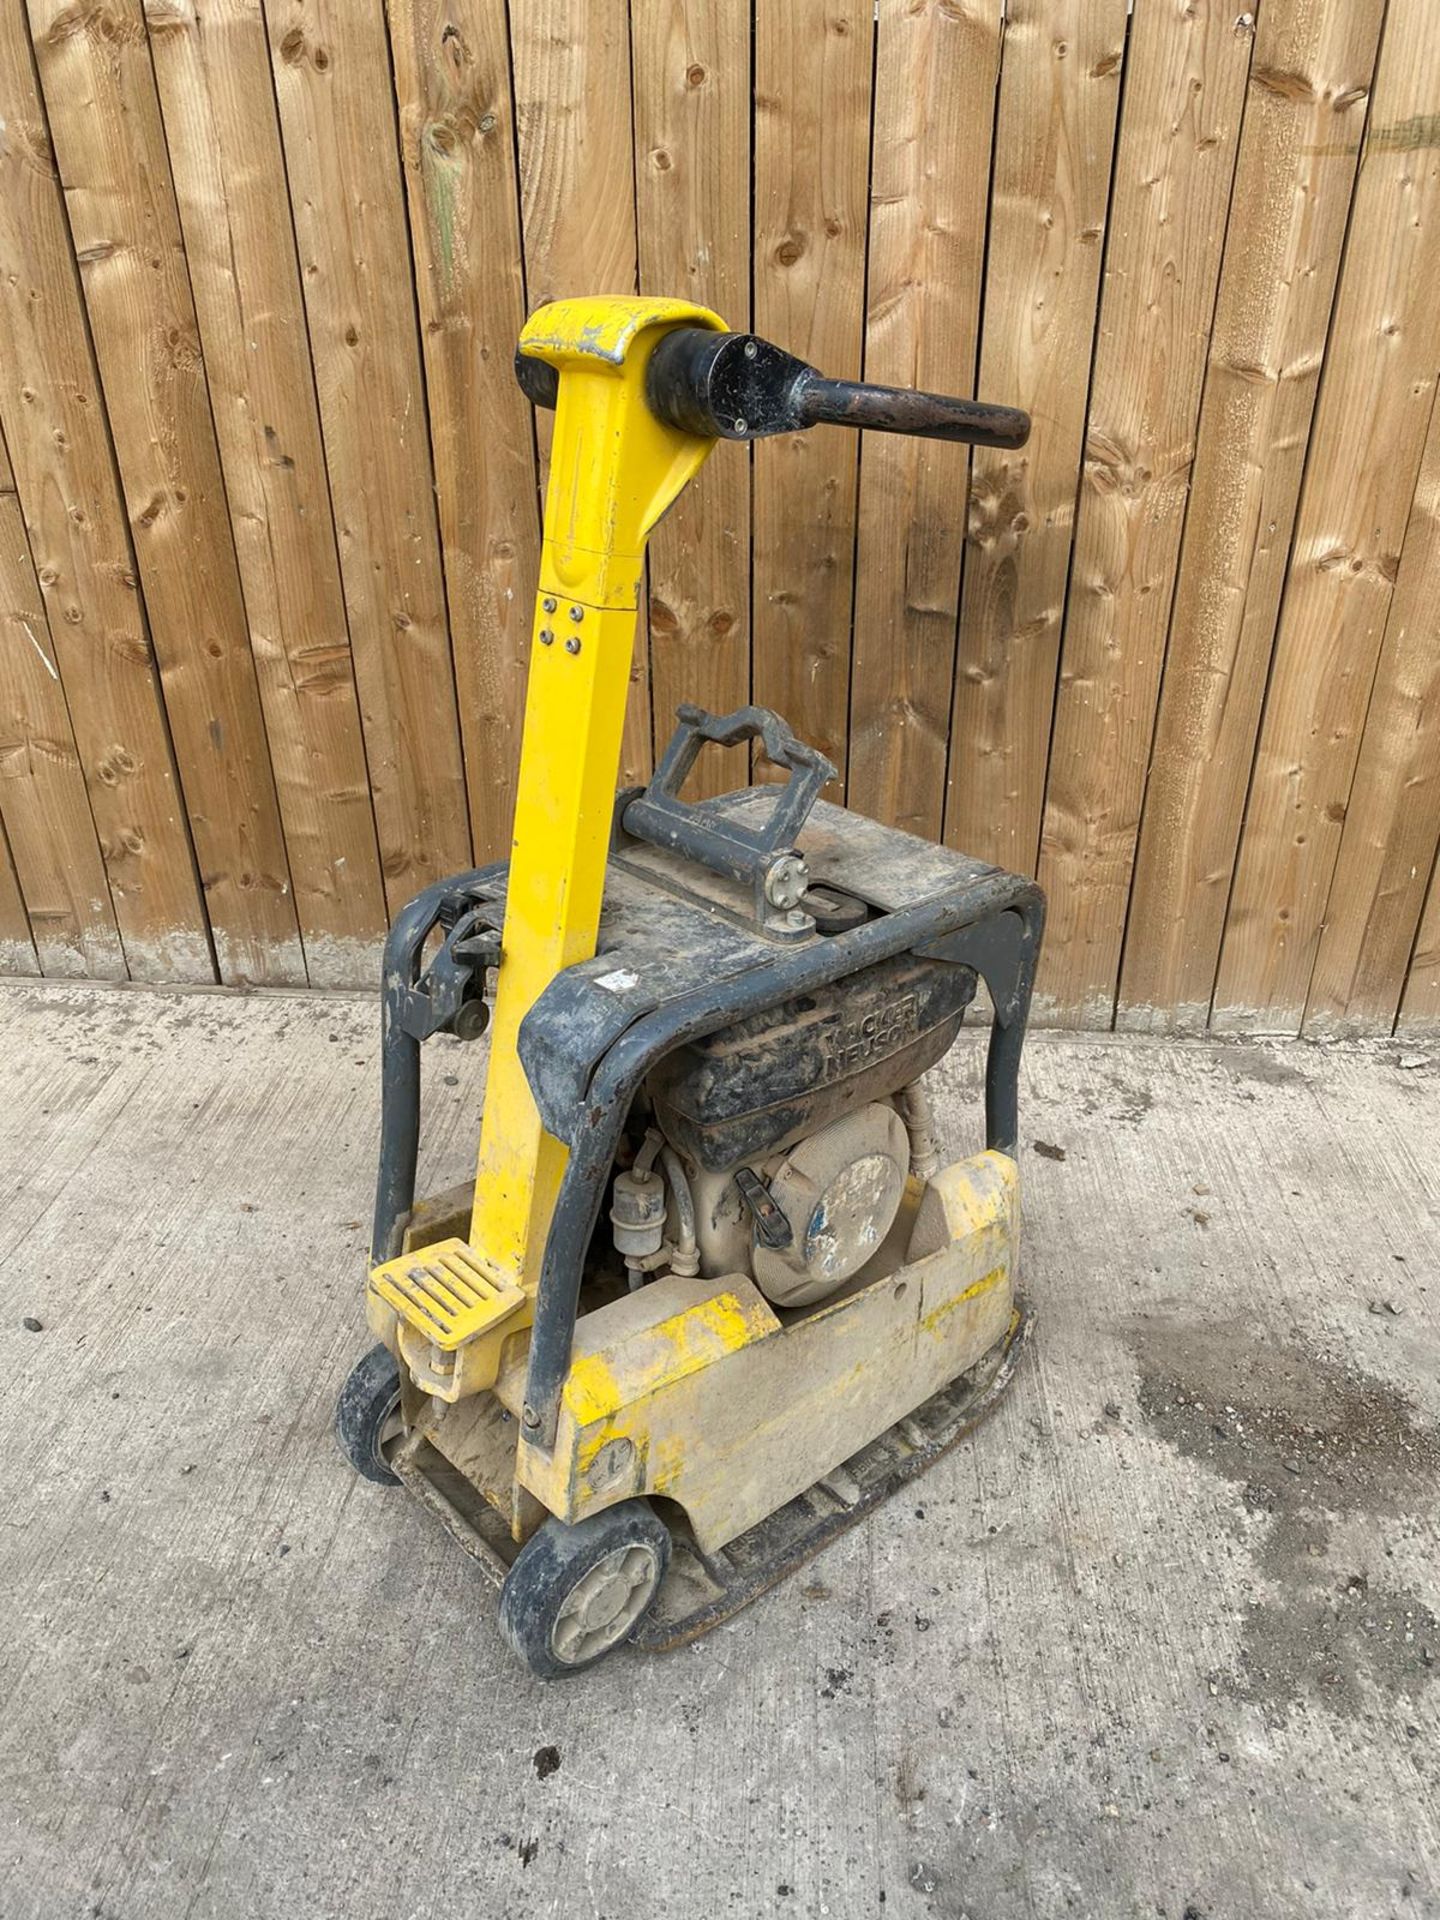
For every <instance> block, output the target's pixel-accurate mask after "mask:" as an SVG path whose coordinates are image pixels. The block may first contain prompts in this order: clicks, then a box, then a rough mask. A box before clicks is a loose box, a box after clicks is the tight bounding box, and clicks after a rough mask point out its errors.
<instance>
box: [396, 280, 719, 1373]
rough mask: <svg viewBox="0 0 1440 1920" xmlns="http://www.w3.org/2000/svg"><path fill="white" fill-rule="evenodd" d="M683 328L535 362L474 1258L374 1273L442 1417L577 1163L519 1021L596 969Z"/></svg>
mask: <svg viewBox="0 0 1440 1920" xmlns="http://www.w3.org/2000/svg"><path fill="white" fill-rule="evenodd" d="M677 326H686V327H711V328H714V329H716V330H717V331H719V332H724V331H725V330H726V328H725V323H724V321H723V320H721V319H720V318H719V317H718V316H717V315H715V314H713V313H710V312H709V311H708V310H707V309H705V308H704V307H695V306H691V305H690V304H689V303H688V302H687V301H682V300H631V299H622V298H605V299H584V300H559V301H556V302H555V303H554V304H553V305H551V306H548V307H542V308H541V309H540V311H539V312H538V313H536V314H534V315H533V316H532V317H531V319H530V320H529V321H528V322H527V324H526V326H525V330H524V332H523V333H522V334H521V336H520V352H521V353H522V354H523V355H526V356H528V357H530V358H532V359H536V360H544V361H548V362H549V364H550V365H551V366H553V367H555V368H556V369H557V371H558V373H559V376H560V379H559V394H558V399H557V402H556V410H555V430H554V437H553V441H552V444H551V452H550V480H549V487H548V490H547V492H546V497H545V528H544V538H543V542H542V546H541V556H540V584H539V589H538V591H537V593H536V596H535V626H534V636H533V643H532V646H531V651H530V681H529V689H528V692H527V695H526V701H525V729H524V734H523V737H522V740H521V747H520V779H519V786H518V789H517V791H516V796H515V826H514V834H513V840H512V845H511V853H510V878H509V888H508V893H507V896H506V906H505V927H504V933H503V935H502V941H501V957H500V970H499V982H498V986H497V989H496V997H495V1018H494V1022H493V1025H492V1029H491V1048H490V1070H489V1076H488V1079H487V1081H486V1087H485V1111H484V1118H483V1120H482V1123H481V1132H480V1158H479V1166H478V1169H477V1173H476V1182H475V1206H474V1212H473V1214H472V1217H471V1223H470V1237H469V1240H468V1242H463V1241H458V1240H456V1241H446V1242H441V1243H439V1244H437V1245H436V1246H435V1247H430V1248H422V1249H420V1250H419V1252H418V1253H414V1254H409V1255H406V1256H403V1257H401V1258H400V1259H397V1260H393V1261H388V1262H386V1263H385V1264H384V1265H383V1266H381V1267H377V1268H376V1269H375V1270H374V1272H373V1273H372V1274H371V1289H372V1293H373V1294H375V1295H376V1296H378V1300H379V1301H380V1302H383V1303H384V1307H383V1309H382V1311H388V1312H391V1313H393V1314H395V1315H396V1316H397V1320H396V1332H397V1336H398V1341H399V1345H400V1350H401V1352H402V1354H403V1356H404V1358H405V1360H406V1362H407V1364H408V1365H409V1367H410V1369H411V1372H412V1374H413V1376H414V1378H415V1380H416V1382H417V1384H418V1385H420V1386H422V1387H423V1388H424V1389H425V1390H426V1391H428V1392H431V1393H433V1394H435V1395H436V1396H437V1397H439V1398H441V1399H445V1400H454V1399H459V1398H460V1397H461V1396H462V1395H465V1394H468V1393H473V1392H476V1391H478V1390H479V1389H480V1388H482V1387H488V1386H491V1385H493V1384H494V1380H495V1376H496V1370H497V1368H498V1365H499V1355H500V1346H501V1343H502V1341H503V1339H505V1338H508V1337H509V1335H510V1334H511V1333H513V1332H516V1331H518V1330H519V1329H521V1328H523V1327H524V1326H526V1325H528V1324H529V1321H530V1319H531V1317H532V1303H533V1298H534V1292H535V1288H536V1285H537V1283H538V1280H539V1270H540V1262H541V1257H542V1255H543V1253H544V1248H545V1239H546V1235H547V1233H548V1231H549V1226H550V1216H551V1212H552V1210H553V1208H554V1205H555V1197H556V1194H557V1192H558V1190H559V1185H560V1179H561V1175H562V1174H563V1173H564V1171H565V1161H566V1148H565V1146H564V1145H563V1143H562V1142H561V1141H559V1140H556V1139H555V1138H554V1137H553V1136H552V1135H551V1134H548V1133H547V1132H546V1131H545V1129H544V1127H543V1126H542V1125H541V1121H540V1115H539V1112H538V1110H537V1109H536V1106H535V1101H534V1098H533V1096H532V1094H531V1092H530V1087H529V1084H528V1082H527V1081H526V1078H525V1073H524V1069H523V1068H522V1067H521V1065H520V1056H519V1052H518V1048H517V1043H518V1038H519V1032H520V1023H521V1021H522V1020H523V1019H524V1017H525V1015H526V1014H527V1013H528V1012H529V1011H530V1008H531V1007H532V1006H533V1005H534V1004H535V1002H536V1001H537V1000H538V999H539V997H540V995H541V994H542V993H543V992H544V991H545V989H546V987H548V986H549V984H550V982H551V981H552V980H553V979H554V978H555V976H556V974H557V973H559V972H560V971H561V969H562V968H564V967H569V966H573V965H575V963H576V962H577V961H580V960H587V959H589V958H590V956H591V955H592V954H593V953H594V951H595V943H596V938H597V934H598V931H599V924H600V901H601V895H602V892H603V889H604V882H605V865H606V859H607V856H608V852H609V846H610V824H611V815H612V813H613V810H614V801H615V786H616V781H617V778H618V776H619V769H620V749H621V739H622V734H623V730H624V724H625V705H626V699H627V695H628V692H629V687H630V666H631V658H632V655H633V652H634V643H635V616H636V610H637V607H638V605H639V592H640V581H641V576H642V572H643V569H644V563H645V545H646V541H647V540H648V538H649V535H650V531H651V529H652V528H653V527H654V525H655V523H656V522H657V521H658V520H659V518H660V516H661V515H662V514H663V513H664V511H665V509H666V508H667V507H668V506H669V505H670V503H671V502H672V501H673V500H674V499H675V497H676V495H677V494H678V493H679V492H680V491H681V489H682V488H683V487H684V486H685V485H686V483H687V482H688V481H689V480H691V479H693V477H694V476H695V474H696V473H698V472H699V470H700V467H701V465H702V464H703V462H704V460H705V457H706V455H707V454H708V453H709V452H710V449H711V447H712V446H713V445H714V444H715V443H714V440H713V439H711V438H709V437H701V436H697V435H694V434H690V433H685V432H682V431H681V430H680V429H678V428H676V427H672V426H668V425H666V424H665V423H664V422H663V421H660V420H657V419H656V418H655V416H654V414H652V413H651V411H650V409H649V407H648V406H647V405H646V400H645V369H646V365H647V363H648V361H649V358H650V354H651V352H652V351H653V349H654V347H655V344H656V342H657V341H658V340H659V339H660V338H661V336H662V335H663V334H665V333H667V332H669V331H670V330H671V329H672V328H674V327H677Z"/></svg>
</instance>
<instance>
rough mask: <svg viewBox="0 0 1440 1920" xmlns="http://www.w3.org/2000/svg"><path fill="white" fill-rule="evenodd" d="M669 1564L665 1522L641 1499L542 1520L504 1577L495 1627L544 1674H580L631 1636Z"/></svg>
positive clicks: (552, 1677)
mask: <svg viewBox="0 0 1440 1920" xmlns="http://www.w3.org/2000/svg"><path fill="white" fill-rule="evenodd" d="M669 1564H670V1529H669V1528H668V1527H667V1526H666V1525H665V1522H664V1521H663V1520H661V1519H659V1518H658V1517H657V1516H656V1514H655V1513H654V1512H653V1511H652V1510H651V1508H650V1507H649V1505H648V1504H647V1503H646V1502H645V1501H644V1500H622V1501H621V1502H620V1504H619V1505H618V1506H614V1507H607V1508H606V1510H605V1511H604V1513H596V1514H592V1515H591V1516H590V1518H589V1519H588V1520H581V1521H580V1522H579V1523H578V1525H576V1526H573V1527H567V1526H566V1525H565V1523H564V1521H563V1520H554V1519H551V1520H547V1521H546V1522H545V1524H544V1526H543V1527H541V1528H540V1530H539V1532H538V1533H535V1534H532V1535H531V1537H530V1539H528V1540H527V1541H526V1542H525V1545H524V1546H523V1547H522V1548H521V1549H520V1552H519V1554H518V1555H517V1556H516V1559H515V1563H514V1565H513V1566H512V1567H511V1569H510V1571H509V1573H508V1574H507V1575H506V1576H505V1584H504V1586H503V1587H502V1588H501V1589H500V1629H501V1632H502V1633H503V1634H504V1635H505V1638H506V1639H507V1640H508V1641H509V1642H510V1645H511V1646H512V1647H513V1648H514V1649H515V1651H516V1653H518V1654H519V1656H520V1658H521V1659H522V1660H523V1661H524V1662H525V1664H526V1665H527V1666H528V1667H529V1669H530V1671H531V1672H532V1673H536V1674H538V1675H539V1676H540V1678H541V1679H542V1680H558V1679H561V1678H562V1677H563V1676H564V1675H566V1674H571V1673H580V1672H582V1671H583V1670H584V1669H585V1668H586V1667H593V1666H594V1664H595V1662H596V1661H597V1660H603V1659H604V1657H605V1655H606V1654H607V1653H611V1652H613V1650H614V1649H615V1648H616V1647H618V1646H622V1645H623V1644H624V1643H625V1641H627V1640H628V1639H629V1638H630V1636H631V1634H632V1633H634V1631H635V1629H636V1627H638V1626H639V1624H640V1622H641V1620H642V1619H643V1618H644V1615H645V1612H646V1610H647V1608H648V1607H649V1605H650V1603H651V1601H652V1600H653V1599H654V1598H655V1595H656V1594H657V1593H658V1592H659V1591H660V1582H661V1581H662V1580H663V1579H664V1578H665V1569H666V1567H667V1566H668V1565H669Z"/></svg>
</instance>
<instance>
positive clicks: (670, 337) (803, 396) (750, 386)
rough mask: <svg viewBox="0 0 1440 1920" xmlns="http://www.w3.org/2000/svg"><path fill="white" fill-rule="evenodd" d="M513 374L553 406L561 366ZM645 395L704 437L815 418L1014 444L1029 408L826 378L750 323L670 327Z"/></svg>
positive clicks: (738, 435) (981, 443)
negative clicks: (719, 329)
mask: <svg viewBox="0 0 1440 1920" xmlns="http://www.w3.org/2000/svg"><path fill="white" fill-rule="evenodd" d="M515 375H516V378H517V379H518V380H519V382H520V386H521V388H522V389H523V390H524V392H525V394H526V395H527V397H528V398H529V399H530V400H531V401H532V402H533V403H534V404H535V405H536V406H538V407H553V406H554V405H555V400H556V395H557V393H558V390H559V380H560V376H559V374H558V373H557V372H556V370H555V368H554V367H552V366H550V365H548V364H547V363H546V362H545V361H543V360H532V359H529V358H528V357H525V356H523V355H517V356H516V362H515ZM645 398H646V400H647V402H648V403H649V406H650V410H651V412H652V413H653V414H655V416H656V417H657V419H660V420H664V421H666V422H667V423H668V424H669V425H670V426H673V427H679V428H680V429H682V430H683V431H684V432H686V433H693V434H696V435H699V436H700V437H702V438H706V439H721V440H762V439H766V438H768V437H769V436H770V435H772V434H777V433H796V432H799V431H801V430H802V429H804V428H806V427H815V426H821V425H827V426H836V427H856V428H867V429H869V430H870V431H872V432H876V433H902V434H910V435H914V436H917V437H920V438H923V439H927V440H964V441H969V442H970V443H971V444H972V445H973V446H978V447H1023V446H1024V444H1025V442H1026V440H1027V439H1028V438H1029V436H1030V416H1029V414H1027V413H1022V412H1021V411H1020V409H1019V408H1018V407H992V406H986V405H985V404H984V403H983V402H981V401H979V400H957V399H955V398H953V397H952V396H951V395H949V394H943V393H921V392H918V391H916V390H915V389H913V388H909V387H881V386H877V385H875V383H874V382H873V381H869V380H827V379H826V378H825V376H824V375H823V374H821V373H817V372H816V370H815V368H814V367H812V366H809V365H808V364H807V363H806V362H805V361H804V360H799V359H797V358H796V357H795V355H794V354H792V353H786V352H785V350H784V348H783V347H777V346H774V345H773V344H772V343H771V342H770V341H769V340H762V339H761V338H760V337H759V335H758V334H753V333H714V332H711V331H710V330H709V329H707V328H704V327H676V328H674V329H673V330H672V331H671V332H669V333H667V334H665V335H663V336H662V338H661V339H660V341H659V342H658V344H657V345H656V347H655V350H654V352H653V353H652V354H651V355H650V361H649V364H648V366H647V367H646V370H645Z"/></svg>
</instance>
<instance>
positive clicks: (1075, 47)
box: [945, 0, 1126, 873]
mask: <svg viewBox="0 0 1440 1920" xmlns="http://www.w3.org/2000/svg"><path fill="white" fill-rule="evenodd" d="M1125 17H1126V16H1125V3H1124V0H1056V3H1054V4H1052V3H1051V0H1021V3H1020V4H1017V5H1016V6H1014V7H1012V8H1010V9H1009V11H1008V14H1007V18H1006V25H1005V46H1004V53H1003V58H1002V64H1001V71H1000V106H999V117H998V121H997V124H996V132H995V177H994V182H993V187H992V193H991V211H990V255H989V267H988V275H987V286H986V295H985V320H984V329H983V333H982V337H981V346H980V383H979V393H980V398H981V399H982V400H993V401H996V402H1003V403H1004V404H1006V405H1009V406H1018V407H1024V408H1026V409H1027V410H1028V411H1029V413H1030V414H1031V417H1032V421H1033V425H1032V428H1031V434H1030V440H1029V443H1028V445H1027V446H1026V447H1025V448H1024V449H1023V450H1021V451H1020V452H1017V453H1009V452H1001V451H998V450H993V449H979V448H977V450H976V453H975V458H974V463H973V466H972V468H971V482H970V504H969V514H968V524H967V531H966V546H965V577H964V584H963V588H962V592H961V602H960V641H959V650H958V660H957V666H956V677H955V705H954V711H953V714H952V718H951V751H950V771H949V785H948V792H947V797H946V807H945V838H946V841H947V842H948V843H949V844H950V845H951V846H956V847H963V848H964V849H965V851H966V852H968V853H971V854H975V855H977V856H979V857H981V858H983V859H986V860H993V861H994V862H995V863H996V864H997V865H999V866H1006V867H1010V868H1012V869H1013V870H1014V871H1016V872H1018V873H1033V872H1034V870H1035V864H1036V857H1037V854H1038V851H1039V843H1040V818H1041V808H1042V805H1043V800H1044V790H1045V766H1046V759H1047V756H1048V753H1049V746H1050V723H1051V711H1052V708H1053V705H1054V697H1055V676H1056V667H1057V662H1058V659H1059V653H1060V627H1061V616H1062V614H1063V612H1064V606H1065V581H1066V574H1067V572H1068V569H1069V564H1070V539H1071V532H1072V529H1073V526H1074V518H1075V495H1076V488H1077V485H1078V480H1079V471H1080V456H1081V448H1082V445H1083V441H1084V426H1085V401H1086V388H1087V382H1088V378H1089V367H1090V354H1091V344H1092V340H1093V336H1094V331H1095V313H1096V299H1097V293H1098V288H1099V281H1100V263H1101V260H1102V258H1103V255H1104V243H1105V217H1106V208H1107V203H1108V196H1109V189H1110V167H1111V159H1112V155H1113V151H1114V135H1115V115H1116V108H1117V103H1118V100H1119V96H1120V72H1121V67H1122V65H1123V61H1124V48H1125Z"/></svg>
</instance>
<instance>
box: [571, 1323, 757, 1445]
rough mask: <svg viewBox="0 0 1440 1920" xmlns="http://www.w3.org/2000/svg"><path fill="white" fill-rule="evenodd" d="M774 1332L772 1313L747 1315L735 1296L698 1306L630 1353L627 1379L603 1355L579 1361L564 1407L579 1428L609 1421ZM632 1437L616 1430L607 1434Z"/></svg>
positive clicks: (645, 1337) (582, 1356) (619, 1428)
mask: <svg viewBox="0 0 1440 1920" xmlns="http://www.w3.org/2000/svg"><path fill="white" fill-rule="evenodd" d="M775 1330H776V1322H775V1319H774V1316H773V1315H772V1314H768V1313H767V1314H766V1315H765V1316H764V1318H763V1320H762V1319H761V1318H760V1317H759V1316H757V1315H755V1314H754V1313H747V1311H746V1310H745V1308H744V1307H743V1306H741V1304H740V1302H739V1300H737V1299H736V1297H735V1295H734V1294H733V1293H718V1294H716V1295H715V1296H714V1298H713V1299H710V1300H703V1301H701V1303H700V1305H699V1306H697V1307H690V1308H688V1309H687V1310H686V1311H685V1312H684V1313H677V1314H675V1315H673V1316H672V1318H670V1319H669V1320H662V1321H661V1322H660V1324H659V1325H658V1326H656V1327H651V1328H649V1329H647V1331H646V1332H645V1334H644V1335H643V1337H641V1338H638V1339H637V1340H636V1341H635V1342H634V1343H633V1345H632V1347H630V1348H627V1350H626V1352H627V1358H628V1359H630V1360H631V1362H632V1364H631V1367H630V1368H629V1370H628V1371H627V1373H626V1375H625V1378H624V1379H623V1380H621V1379H619V1378H617V1377H616V1375H615V1373H614V1372H613V1371H612V1369H611V1366H610V1363H609V1361H608V1360H607V1359H606V1358H605V1356H604V1355H603V1354H599V1353H587V1354H580V1355H578V1356H577V1358H576V1360H575V1363H574V1365H573V1366H572V1367H571V1369H570V1375H569V1378H568V1379H567V1380H566V1382H565V1392H564V1406H565V1409H566V1411H567V1412H568V1413H569V1414H570V1416H571V1417H572V1419H573V1420H574V1421H575V1422H576V1424H577V1426H587V1425H589V1423H590V1422H591V1421H594V1420H607V1419H609V1418H610V1417H611V1416H612V1415H614V1414H617V1413H619V1412H620V1411H621V1410H622V1409H630V1408H633V1407H634V1405H635V1403H636V1402H637V1401H641V1400H644V1399H646V1398H648V1397H649V1395H651V1394H652V1393H654V1392H656V1391H657V1390H658V1389H659V1388H660V1387H663V1386H667V1385H669V1384H670V1383H671V1382H673V1381H676V1380H683V1379H685V1378H686V1376H687V1375H689V1374H692V1373H695V1372H696V1371H697V1370H698V1369H699V1368H701V1367H708V1366H709V1365H710V1363H711V1361H712V1360H718V1359H720V1358H722V1356H723V1355H725V1354H727V1353H736V1352H738V1351H739V1349H740V1348H741V1347H743V1346H747V1345H748V1344H749V1342H750V1341H752V1340H757V1339H765V1338H768V1336H769V1335H771V1334H773V1333H774V1332H775ZM608 1437H609V1438H611V1439H613V1438H616V1437H624V1438H633V1435H632V1434H631V1433H630V1432H629V1430H628V1429H627V1428H626V1427H624V1426H623V1425H622V1426H617V1427H616V1428H615V1430H614V1432H613V1433H611V1434H609V1435H608Z"/></svg>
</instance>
